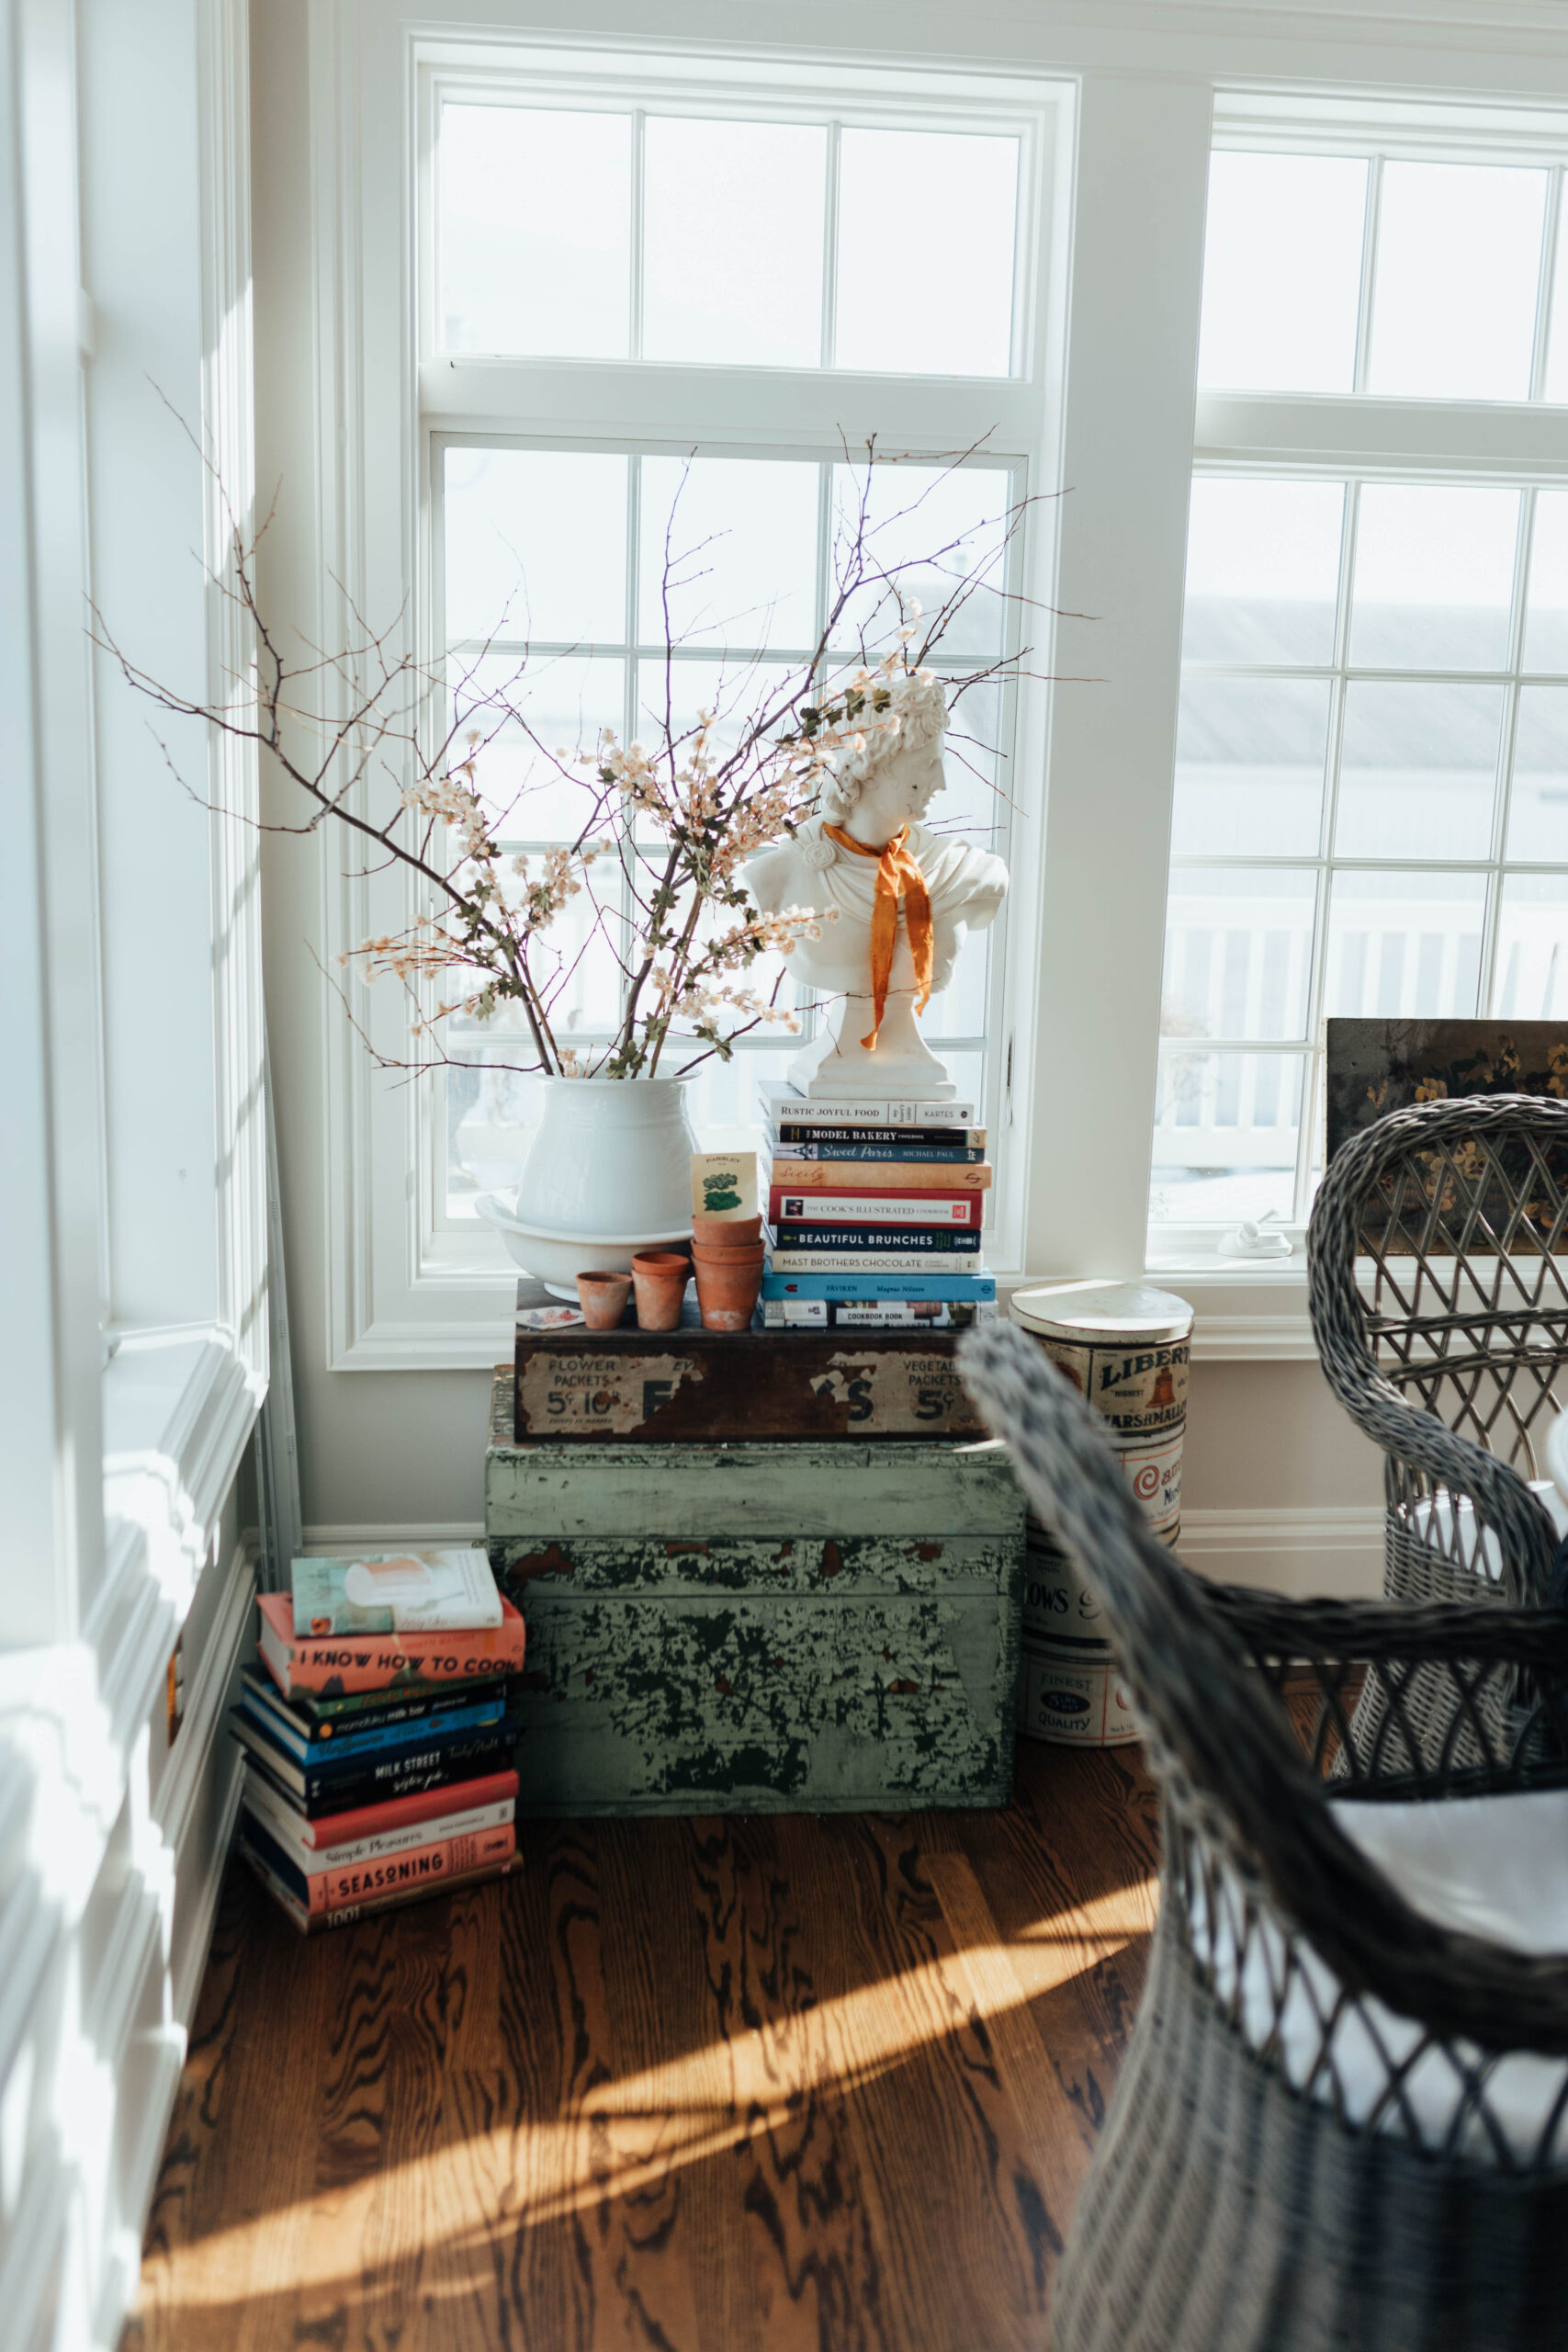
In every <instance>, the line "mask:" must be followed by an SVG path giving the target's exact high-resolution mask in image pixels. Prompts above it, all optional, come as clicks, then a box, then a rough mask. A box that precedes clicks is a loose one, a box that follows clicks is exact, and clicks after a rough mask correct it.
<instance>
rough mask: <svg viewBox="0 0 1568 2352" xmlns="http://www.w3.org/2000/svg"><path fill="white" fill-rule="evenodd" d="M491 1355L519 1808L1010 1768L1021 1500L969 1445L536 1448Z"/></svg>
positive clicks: (630, 1806)
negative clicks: (512, 1618) (514, 1676)
mask: <svg viewBox="0 0 1568 2352" xmlns="http://www.w3.org/2000/svg"><path fill="white" fill-rule="evenodd" d="M512 1416H513V1371H512V1367H511V1366H510V1365H502V1366H500V1367H498V1369H497V1372H496V1376H495V1387H494V1391H493V1396H492V1419H491V1442H490V1448H489V1452H488V1453H487V1456H486V1462H485V1522H486V1528H487V1532H488V1535H489V1541H490V1556H491V1566H492V1567H493V1568H494V1570H495V1572H496V1576H497V1577H498V1579H499V1581H500V1583H501V1585H502V1589H503V1590H504V1591H505V1592H506V1593H507V1594H508V1595H509V1597H510V1598H511V1599H512V1600H514V1601H515V1602H516V1604H517V1606H518V1608H519V1609H520V1610H521V1611H522V1612H523V1615H524V1618H525V1621H526V1623H527V1627H528V1660H527V1668H526V1671H525V1675H524V1678H523V1691H522V1698H521V1714H520V1726H521V1728H520V1737H519V1744H518V1770H519V1771H520V1773H521V1775H522V1782H523V1786H522V1792H521V1795H520V1797H519V1807H520V1810H521V1811H523V1812H524V1813H527V1814H535V1815H549V1814H635V1813H661V1814H673V1813H838V1812H861V1811H877V1812H889V1811H894V1812H902V1811H904V1810H906V1809H908V1808H910V1807H915V1806H929V1805H943V1806H945V1805H992V1804H1004V1803H1005V1802H1006V1800H1007V1798H1008V1796H1009V1794H1010V1790H1011V1786H1012V1747H1013V1728H1014V1726H1013V1716H1014V1704H1015V1693H1016V1686H1017V1681H1018V1657H1019V1611H1020V1604H1021V1589H1022V1576H1023V1498H1022V1496H1021V1493H1020V1491H1019V1489H1018V1487H1017V1486H1016V1485H1015V1484H1014V1481H1013V1476H1012V1472H1011V1469H1010V1464H1009V1462H1008V1458H1007V1455H1006V1453H1005V1452H1004V1450H1003V1449H1002V1448H1001V1447H1000V1446H999V1445H998V1444H996V1443H994V1442H991V1441H988V1440H987V1441H973V1440H968V1441H955V1440H953V1439H935V1440H927V1441H926V1442H923V1443H921V1442H902V1443H898V1444H887V1443H872V1444H853V1443H846V1442H844V1440H843V1439H842V1438H834V1439H830V1440H828V1441H825V1442H824V1441H818V1440H815V1439H811V1438H807V1439H801V1440H795V1442H766V1441H764V1442H756V1441H751V1440H745V1441H741V1442H734V1443H728V1444H713V1443H709V1444H702V1443H682V1444H680V1445H661V1444H649V1442H647V1441H646V1440H645V1439H639V1440H631V1441H621V1442H617V1441H615V1440H603V1441H600V1442H584V1441H582V1440H578V1441H575V1442H571V1443H570V1444H548V1443H537V1442H531V1441H525V1442H522V1443H519V1442H517V1440H516V1439H515V1438H514V1437H513V1430H512Z"/></svg>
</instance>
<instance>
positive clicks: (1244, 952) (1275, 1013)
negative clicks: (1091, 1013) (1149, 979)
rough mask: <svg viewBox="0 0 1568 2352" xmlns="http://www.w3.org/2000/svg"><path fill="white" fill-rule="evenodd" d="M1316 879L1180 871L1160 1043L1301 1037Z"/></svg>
mask: <svg viewBox="0 0 1568 2352" xmlns="http://www.w3.org/2000/svg"><path fill="white" fill-rule="evenodd" d="M1316 906H1317V876H1316V875H1315V874H1313V873H1305V874H1300V873H1297V874H1292V873H1271V872H1266V871H1258V870H1257V869H1253V870H1252V871H1248V870H1247V868H1246V867H1245V866H1244V867H1239V868H1238V867H1235V866H1230V867H1227V866H1191V865H1179V866H1177V867H1176V868H1175V870H1174V871H1173V873H1172V874H1171V877H1170V901H1169V906H1168V911H1167V915H1166V934H1165V986H1164V990H1163V995H1162V1001H1161V1005H1160V1034H1161V1035H1162V1036H1166V1037H1299V1036H1301V1035H1303V1032H1304V1031H1305V1028H1306V1008H1307V985H1308V982H1309V980H1310V978H1311V974H1312V931H1313V915H1314V910H1315V909H1316Z"/></svg>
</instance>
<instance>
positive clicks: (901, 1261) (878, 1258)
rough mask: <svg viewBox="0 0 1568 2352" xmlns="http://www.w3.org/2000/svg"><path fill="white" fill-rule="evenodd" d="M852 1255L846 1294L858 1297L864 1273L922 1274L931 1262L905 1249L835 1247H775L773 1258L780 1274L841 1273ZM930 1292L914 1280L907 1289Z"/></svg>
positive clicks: (925, 1295)
mask: <svg viewBox="0 0 1568 2352" xmlns="http://www.w3.org/2000/svg"><path fill="white" fill-rule="evenodd" d="M849 1260H852V1261H853V1264H854V1272H853V1273H852V1274H851V1275H850V1276H849V1277H848V1279H849V1283H850V1291H849V1295H850V1296H852V1297H857V1298H858V1297H861V1296H863V1292H862V1291H861V1289H860V1282H861V1278H862V1276H863V1275H865V1274H917V1275H923V1274H925V1273H927V1272H930V1270H931V1259H930V1257H929V1256H928V1257H922V1256H920V1255H919V1254H916V1253H913V1252H911V1251H909V1250H865V1251H856V1250H845V1249H842V1248H837V1247H836V1248H833V1249H831V1250H795V1249H793V1248H792V1249H787V1250H786V1249H781V1250H774V1251H773V1265H774V1267H775V1269H776V1270H777V1272H780V1273H781V1274H842V1273H843V1272H844V1269H845V1264H846V1261H849ZM910 1295H911V1296H912V1297H918V1298H930V1297H931V1296H932V1295H933V1294H932V1292H931V1287H930V1285H929V1284H928V1285H927V1286H926V1287H924V1288H921V1287H920V1286H919V1284H917V1286H916V1288H915V1290H914V1291H913V1292H911V1293H910Z"/></svg>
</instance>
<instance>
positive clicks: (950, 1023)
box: [920, 931, 993, 1046]
mask: <svg viewBox="0 0 1568 2352" xmlns="http://www.w3.org/2000/svg"><path fill="white" fill-rule="evenodd" d="M992 936H993V934H992V933H990V932H988V931H982V932H977V933H971V934H970V935H969V937H968V938H966V939H965V941H964V945H963V948H962V949H961V951H960V953H959V957H958V961H957V963H956V964H955V965H954V967H953V979H952V982H951V984H950V985H949V986H948V987H947V988H945V989H943V990H942V994H941V995H940V996H933V997H932V999H931V1002H930V1004H929V1005H928V1006H927V1007H926V1009H925V1011H924V1012H923V1013H922V1014H921V1015H920V1028H921V1030H922V1031H923V1032H924V1034H925V1035H926V1037H927V1038H928V1039H929V1040H930V1042H931V1045H933V1046H940V1045H941V1043H942V1039H943V1038H944V1037H983V1036H984V1035H985V1034H986V989H987V984H988V981H989V978H990V956H991V940H992Z"/></svg>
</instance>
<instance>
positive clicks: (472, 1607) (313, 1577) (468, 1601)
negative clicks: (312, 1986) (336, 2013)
mask: <svg viewBox="0 0 1568 2352" xmlns="http://www.w3.org/2000/svg"><path fill="white" fill-rule="evenodd" d="M257 1607H258V1609H259V1610H260V1612H261V1629H260V1636H259V1640H258V1642H257V1657H256V1663H255V1664H254V1666H253V1667H249V1668H245V1669H244V1670H243V1697H242V1699H241V1702H240V1704H239V1705H238V1706H237V1707H235V1708H234V1709H233V1710H232V1721H233V1724H234V1729H235V1732H236V1734H237V1736H238V1737H239V1739H240V1741H241V1743H242V1744H243V1747H244V1750H245V1761H246V1770H245V1785H244V1792H243V1798H242V1801H241V1803H242V1811H241V1815H240V1826H239V1830H238V1844H239V1848H240V1851H241V1853H242V1854H243V1857H244V1859H245V1860H246V1861H247V1862H248V1863H249V1865H250V1867H251V1869H252V1870H253V1871H254V1872H255V1874H256V1876H257V1877H258V1878H259V1879H260V1880H261V1882H262V1883H263V1885H264V1886H265V1888H266V1889H267V1892H268V1893H269V1894H272V1895H273V1896H274V1897H275V1898H276V1901H277V1902H278V1904H279V1905H281V1906H282V1908H283V1909H284V1910H285V1911H286V1912H287V1913H288V1917H290V1919H292V1920H293V1922H294V1925H295V1926H296V1927H297V1928H300V1929H301V1930H302V1931H303V1932H304V1933H306V1934H313V1933H314V1932H316V1931H317V1930H318V1929H320V1928H335V1927H344V1926H346V1925H347V1924H348V1923H349V1922H350V1921H351V1920H354V1919H359V1918H363V1917H365V1916H366V1914H367V1912H372V1911H384V1910H388V1909H389V1908H391V1906H392V1905H396V1904H401V1903H408V1902H411V1901H412V1900H414V1899H416V1898H417V1897H419V1896H421V1895H424V1894H443V1893H445V1892H446V1891H447V1890H448V1889H450V1888H453V1887H457V1886H468V1885H472V1884H473V1883H475V1882H476V1881H477V1880H480V1879H491V1878H497V1877H501V1876H503V1875H504V1874H505V1873H506V1872H507V1871H511V1870H512V1869H513V1868H514V1867H515V1863H516V1852H517V1832H516V1826H515V1817H516V1810H517V1774H516V1772H515V1770H513V1730H512V1726H511V1724H510V1723H509V1721H508V1714H507V1699H508V1686H509V1684H511V1683H512V1682H513V1680H514V1679H515V1678H516V1677H517V1675H518V1674H520V1673H521V1671H522V1667H523V1645H524V1634H523V1620H522V1618H521V1617H520V1616H519V1615H518V1613H517V1611H516V1610H515V1609H514V1608H513V1605H512V1603H511V1602H510V1601H509V1600H502V1596H501V1594H500V1593H499V1592H498V1591H497V1590H496V1586H495V1579H494V1577H492V1576H491V1571H490V1563H489V1561H488V1560H487V1559H486V1557H485V1555H484V1553H483V1552H482V1551H480V1550H479V1549H477V1548H474V1549H469V1548H467V1547H464V1548H462V1549H456V1550H449V1551H433V1552H418V1553H400V1554H398V1555H396V1556H395V1557H385V1558H381V1557H371V1558H361V1559H354V1560H348V1559H337V1560H332V1559H299V1560H296V1561H295V1563H294V1568H293V1590H292V1592H291V1593H264V1594H262V1595H261V1596H260V1598H259V1600H258V1601H257Z"/></svg>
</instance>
